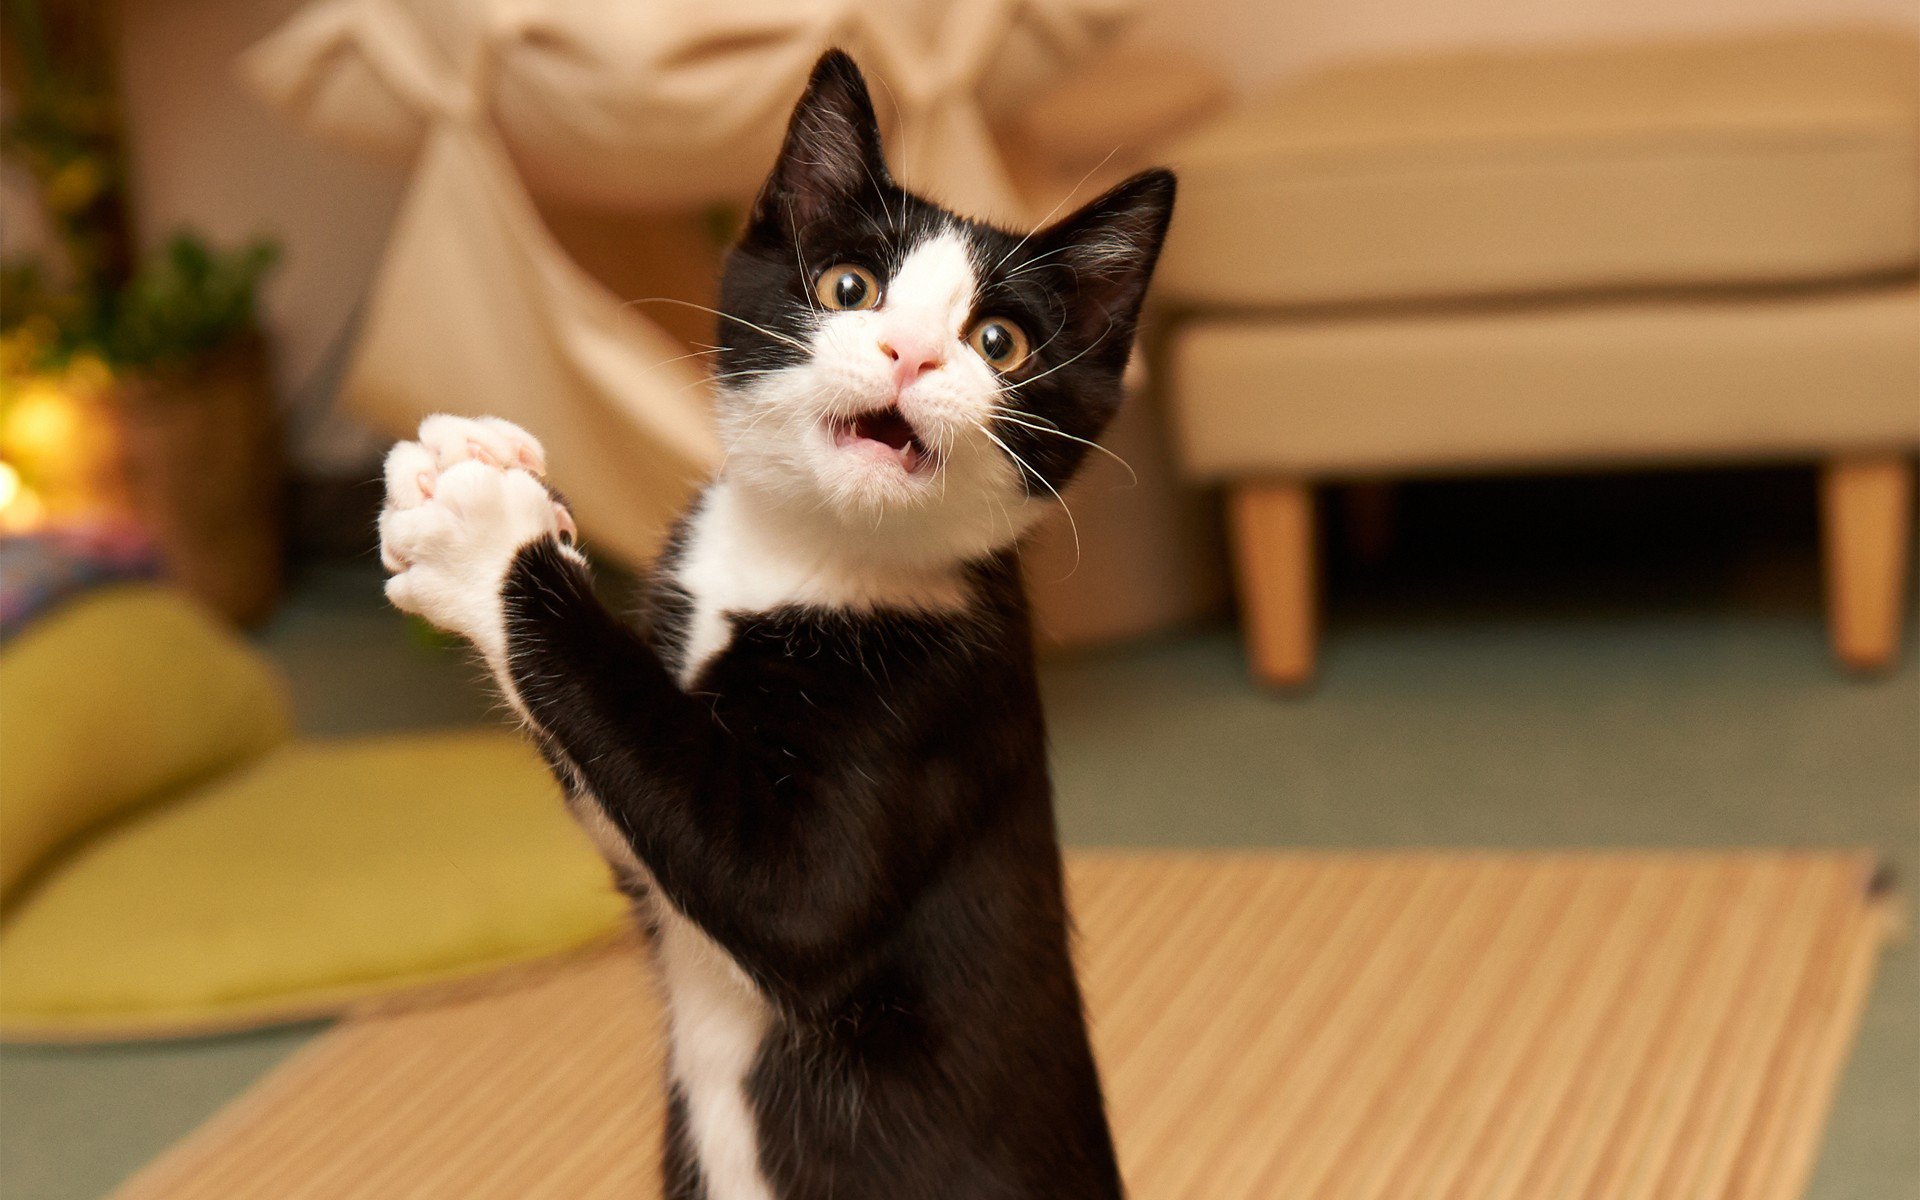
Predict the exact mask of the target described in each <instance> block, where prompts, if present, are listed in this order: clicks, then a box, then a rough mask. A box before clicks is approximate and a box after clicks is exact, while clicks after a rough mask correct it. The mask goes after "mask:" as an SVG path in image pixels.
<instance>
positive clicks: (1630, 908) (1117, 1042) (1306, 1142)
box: [118, 852, 1887, 1200]
mask: <svg viewBox="0 0 1920 1200" xmlns="http://www.w3.org/2000/svg"><path fill="white" fill-rule="evenodd" d="M1071 873H1072V881H1073V892H1074V902H1075V910H1076V914H1077V917H1078V920H1079V924H1080V928H1081V943H1080V958H1081V961H1082V975H1083V978H1084V981H1085V984H1086V990H1087V996H1088V1004H1089V1007H1090V1009H1091V1010H1092V1013H1093V1016H1094V1027H1095V1039H1096V1042H1097V1044H1098V1050H1099V1055H1100V1059H1101V1063H1102V1067H1103V1071H1104V1074H1105V1079H1106V1084H1107V1091H1108V1096H1109V1101H1110V1104H1111V1107H1112V1110H1113V1120H1114V1128H1115V1134H1116V1136H1117V1138H1118V1141H1119V1145H1120V1149H1121V1157H1122V1160H1123V1166H1124V1169H1125V1173H1126V1176H1127V1179H1128V1182H1129V1187H1130V1191H1131V1194H1132V1195H1133V1196H1134V1197H1135V1200H1161V1198H1169V1200H1170V1198H1172V1197H1194V1198H1202V1197H1205V1198H1208V1200H1256V1198H1257V1200H1270V1198H1273V1197H1296V1196H1298V1197H1315V1198H1316V1200H1318V1198H1326V1200H1415V1198H1419V1200H1482V1198H1485V1200H1532V1198H1534V1197H1583V1198H1591V1200H1602V1198H1610V1200H1651V1198H1655V1197H1658V1198H1663V1200H1666V1198H1671V1200H1705V1198H1721V1197H1725V1198H1729V1200H1731V1198H1735V1197H1742V1198H1751V1200H1785V1198H1788V1197H1797V1196H1798V1195H1800V1193H1801V1190H1802V1188H1803V1187H1804V1184H1805V1180H1806V1177H1807V1174H1808V1172H1809V1170H1810V1169H1811V1166H1812V1162H1813V1159H1814V1156H1815V1154H1816V1153H1817V1150H1818V1144H1819V1138H1820V1129H1821V1125H1822V1122H1823V1120H1824V1116H1825V1113H1826V1109H1827V1105H1828V1101H1829V1099H1830V1097H1831V1094H1832V1090H1833V1087H1834V1084H1835V1081H1836V1079H1837V1077H1838V1074H1839V1071H1840V1068H1841V1065H1842V1064H1843V1062H1844V1060H1845V1057H1846V1053H1847V1049H1848V1046H1849V1045H1850V1043H1851V1040H1852V1036H1853V1033H1854V1030H1855V1027H1856V1025H1857V1022H1858V1018H1859V1013H1860V1008H1861V1004H1862V1000H1863V998H1864V996H1865V993H1866V989H1867V985H1868V983H1869V981H1870V979H1871V976H1872V973H1873V965H1874V961H1875V956H1876V951H1877V950H1878V948H1879V946H1880V945H1881V943H1882V940H1883V938H1884V936H1885V928H1884V926H1885V921H1886V911H1887V909H1886V905H1885V904H1884V903H1883V899H1884V898H1883V897H1880V896H1877V895H1876V894H1875V893H1874V892H1873V889H1872V886H1871V881H1872V875H1873V863H1872V860H1871V859H1869V858H1867V857H1864V856H1861V855H1850V854H1815V853H1794V854H1787V853H1781V854H1768V853H1756V852H1745V853H1726V854H1705V853H1702V854H1660V855H1651V854H1649V855H1634V854H1566V855H1557V854H1484V855H1482V854H1455V853H1447V854H1351V855H1337V854H1333V855H1328V854H1312V855H1217V856H1216V855H1198V854H1195V855H1173V854H1159V855H1147V854H1140V855H1123V854H1080V855H1077V856H1074V858H1073V860H1072V864H1071ZM655 1018H656V1010H655V1007H654V1004H653V1001H652V998H651V994H650V983H649V980H648V978H647V975H646V972H645V969H644V968H643V966H642V965H641V960H640V958H639V956H638V954H637V953H636V951H635V949H634V948H633V947H630V946H622V947H617V948H614V949H612V950H610V951H607V952H603V953H600V954H597V955H594V956H591V957H588V958H584V959H581V960H578V961H574V962H571V963H566V964H561V965H557V966H555V967H554V968H553V969H551V970H549V971H545V972H541V973H538V974H521V975H518V976H516V977H514V978H513V979H512V980H511V981H503V982H502V983H501V984H499V985H498V986H497V987H494V988H491V989H487V990H482V991H468V992H466V993H463V994H461V995H459V996H447V997H442V998H441V999H439V1000H437V1001H418V1000H416V1001H414V1002H412V1003H410V1004H406V1005H395V1006H391V1007H389V1008H388V1009H385V1010H382V1011H377V1012H370V1013H367V1014H366V1015H363V1016H361V1017H358V1018H356V1019H353V1020H349V1021H346V1022H344V1023H343V1024H342V1025H341V1026H339V1027H338V1028H337V1029H335V1030H334V1031H332V1032H330V1033H329V1034H327V1035H325V1036H324V1037H322V1038H320V1039H319V1040H318V1041H316V1042H315V1043H314V1044H313V1045H312V1046H311V1047H310V1048H308V1049H307V1050H306V1051H304V1052H303V1053H302V1054H300V1055H299V1056H298V1057H296V1058H295V1059H294V1060H293V1061H291V1062H289V1063H287V1064H286V1065H285V1066H284V1067H282V1068H281V1069H280V1070H278V1071H276V1072H275V1073H274V1074H272V1075H271V1076H269V1077H268V1078H267V1079H266V1080H264V1081H263V1082H262V1083H260V1084H259V1085H258V1086H257V1087H255V1088H254V1089H253V1090H252V1091H251V1092H249V1093H248V1094H247V1095H245V1096H243V1097H242V1098H241V1099H240V1100H238V1101H236V1102H235V1103H234V1104H233V1105H231V1106H230V1107H229V1108H228V1109H227V1110H226V1111H225V1112H223V1113H222V1114H220V1115H219V1116H218V1117H216V1118H215V1119H214V1120H213V1121H212V1122H210V1123H209V1124H208V1125H207V1126H206V1127H204V1128H203V1129H202V1130H200V1131H199V1132H198V1133H196V1134H195V1135H194V1136H192V1137H190V1138H189V1139H187V1140H186V1141H185V1142H184V1143H182V1144H181V1145H180V1146H178V1147H176V1148H175V1149H174V1150H173V1151H172V1152H170V1153H169V1154H168V1155H166V1156H165V1157H163V1158H162V1159H161V1160H160V1161H159V1162H158V1163H156V1164H154V1165H153V1166H152V1167H150V1168H148V1169H147V1170H146V1171H145V1172H143V1173H142V1174H140V1175H139V1176H138V1177H136V1178H135V1179H134V1180H133V1181H132V1182H130V1183H129V1184H128V1185H127V1186H126V1187H125V1188H123V1189H122V1190H121V1191H120V1192H119V1193H118V1195H119V1196H120V1197H121V1198H122V1200H163V1198H164V1200H189V1198H194V1200H229V1198H231V1197H241V1196H245V1197H253V1196H260V1197H269V1196H270V1197H275V1198H276V1200H329V1198H335V1197H356V1198H359V1197H367V1198H386V1197H400V1196H405V1197H414V1198H421V1200H426V1198H437V1197H446V1198H449V1200H451V1198H454V1197H459V1198H461V1200H482V1198H491V1197H499V1198H501V1200H507V1198H513V1200H522V1198H533V1197H551V1198H553V1200H585V1198H591V1197H632V1196H644V1195H649V1194H654V1190H655V1188H656V1184H655V1178H654V1163H653V1160H654V1157H655V1154H656V1145H657V1140H658V1130H659V1118H660V1087H659V1077H660V1070H661V1067H660V1043H659V1040H658V1036H657V1033H656V1030H655Z"/></svg>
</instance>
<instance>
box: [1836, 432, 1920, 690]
mask: <svg viewBox="0 0 1920 1200" xmlns="http://www.w3.org/2000/svg"><path fill="white" fill-rule="evenodd" d="M1913 473H1914V466H1913V460H1912V459H1911V458H1908V457H1906V456H1905V455H1900V454H1887V455H1876V456H1867V457H1859V458H1839V459H1833V460H1830V461H1828V462H1826V463H1824V464H1822V466H1821V469H1820V524H1821V542H1822V545H1823V550H1824V553H1823V556H1822V557H1823V558H1824V560H1825V563H1824V571H1825V574H1826V592H1827V633H1828V636H1829V638H1830V639H1831V640H1832V642H1833V652H1834V654H1835V655H1837V656H1838V657H1839V659H1840V661H1841V662H1843V663H1845V664H1846V665H1847V666H1849V667H1851V668H1853V669H1854V670H1857V671H1875V670H1880V669H1882V668H1884V667H1886V666H1888V665H1890V664H1891V663H1892V662H1893V661H1894V658H1895V656H1896V655H1897V654H1898V652H1899V649H1900V631H1901V622H1902V619H1903V616H1904V613H1903V611H1902V610H1903V609H1904V607H1905V601H1906V596H1907V565H1908V557H1909V553H1910V551H1911V549H1912V542H1913Z"/></svg>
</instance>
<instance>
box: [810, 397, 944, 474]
mask: <svg viewBox="0 0 1920 1200" xmlns="http://www.w3.org/2000/svg"><path fill="white" fill-rule="evenodd" d="M827 427H828V430H829V431H830V432H831V433H832V434H833V444H834V445H835V446H838V447H840V448H841V449H843V450H852V451H854V452H856V453H863V454H868V455H871V456H875V457H879V456H882V455H884V456H886V457H889V458H891V459H893V460H894V461H895V462H898V463H899V464H900V467H901V469H902V470H904V471H906V472H907V473H908V474H909V475H911V474H914V473H916V472H918V471H921V470H922V469H925V468H928V467H930V466H931V465H932V463H933V454H932V452H931V451H929V450H928V448H927V446H926V443H924V442H922V441H921V440H920V434H919V431H917V430H916V429H914V427H913V422H911V421H909V420H907V418H906V415H905V414H904V413H902V412H901V411H900V409H899V408H898V407H896V406H893V405H889V406H887V407H886V408H880V409H875V410H874V411H872V412H865V413H861V414H860V415H858V416H854V417H834V418H833V419H832V420H830V421H829V422H828V423H827Z"/></svg>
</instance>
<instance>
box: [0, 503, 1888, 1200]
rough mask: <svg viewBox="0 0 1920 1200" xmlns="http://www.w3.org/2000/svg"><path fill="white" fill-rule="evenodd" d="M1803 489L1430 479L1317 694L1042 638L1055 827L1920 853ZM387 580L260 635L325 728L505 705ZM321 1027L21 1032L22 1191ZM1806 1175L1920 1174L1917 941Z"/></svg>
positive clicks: (11, 1086)
mask: <svg viewBox="0 0 1920 1200" xmlns="http://www.w3.org/2000/svg"><path fill="white" fill-rule="evenodd" d="M1622 489H1624V490H1622ZM1676 495H1678V496H1682V497H1684V498H1685V499H1687V500H1688V502H1689V503H1690V504H1692V505H1693V511H1695V512H1696V513H1704V514H1707V515H1706V516H1705V517H1701V518H1699V519H1697V520H1695V521H1694V522H1693V523H1694V524H1695V525H1697V526H1698V528H1697V530H1696V531H1695V532H1694V533H1693V534H1692V535H1690V536H1684V537H1682V536H1675V535H1674V534H1673V533H1672V532H1671V531H1670V530H1662V529H1661V528H1660V526H1659V520H1660V514H1663V513H1666V512H1668V511H1669V509H1670V507H1671V501H1672V499H1673V498H1674V497H1675V496H1676ZM1806 499H1807V496H1806V493H1805V488H1804V480H1802V479H1799V478H1798V477H1794V476H1781V477H1766V478H1755V479H1749V480H1746V481H1745V482H1740V481H1733V482H1728V483H1715V482H1706V483H1702V482H1700V481H1698V480H1694V481H1692V482H1689V481H1688V480H1686V479H1676V480H1668V481H1664V482H1661V483H1657V484H1644V483H1643V484H1638V485H1635V484H1632V483H1631V482H1624V483H1602V482H1592V483H1585V484H1577V485H1566V486H1564V487H1562V488H1560V489H1559V490H1558V491H1550V492H1537V491H1529V490H1527V489H1526V488H1524V487H1520V486H1519V485H1503V486H1499V487H1492V486H1490V487H1487V488H1483V489H1479V490H1474V489H1467V490H1464V491H1459V490H1456V491H1451V492H1450V491H1446V490H1440V491H1437V492H1435V493H1433V494H1431V495H1424V494H1418V493H1416V494H1414V495H1412V496H1410V497H1409V498H1408V501H1407V504H1408V507H1409V509H1410V510H1411V511H1409V513H1408V516H1407V520H1406V522H1405V527H1404V528H1403V531H1402V542H1403V549H1402V551H1401V552H1400V553H1399V554H1398V555H1397V556H1396V558H1395V560H1394V562H1393V563H1392V564H1390V565H1389V566H1387V567H1386V568H1383V569H1378V570H1373V571H1363V570H1359V569H1357V568H1353V567H1351V566H1349V565H1344V564H1341V565H1340V566H1339V569H1338V570H1337V571H1336V575H1335V586H1334V588H1333V596H1332V604H1331V611H1332V614H1333V615H1332V621H1331V628H1330V630H1329V636H1328V639H1327V643H1326V660H1325V669H1324V675H1323V682H1322V683H1321V684H1320V686H1319V687H1318V688H1317V689H1316V690H1314V691H1313V692H1312V693H1311V694H1310V695H1306V696H1302V697H1295V698H1284V699H1279V698H1274V697H1271V696H1267V695H1264V694H1261V693H1260V692H1258V691H1257V690H1255V689H1253V688H1251V687H1249V686H1248V684H1247V683H1246V681H1245V678H1244V675H1243V672H1242V664H1241V660H1240V656H1239V653H1238V650H1237V648H1236V646H1235V644H1234V641H1233V639H1232V637H1231V636H1230V635H1229V634H1228V633H1227V632H1226V631H1224V630H1220V631H1212V632H1204V633H1200V634H1195V635H1192V636H1187V637H1180V638H1174V639H1168V640H1164V641H1158V642H1154V643H1149V644H1145V645H1139V646H1134V647H1130V648H1126V649H1121V650H1112V651H1104V652H1099V653H1091V654H1086V655H1081V656H1077V657H1073V658H1066V659H1061V660H1057V661H1055V662H1053V663H1051V664H1050V665H1049V666H1048V668H1047V670H1046V672H1045V687H1046V692H1047V700H1048V706H1049V712H1050V720H1051V725H1052V735H1053V742H1054V747H1055V765H1056V772H1057V778H1058V782H1059V793H1060V812H1061V820H1062V824H1063V828H1064V830H1065V832H1066V835H1067V837H1068V839H1069V840H1070V841H1073V842H1076V843H1080V844H1146V845H1311V846H1424V845H1493V846H1638V845H1701V846H1707V845H1711V846H1724V845H1736V844H1766V845H1780V844H1792V845H1802V844H1818V845H1849V846H1853V845H1860V846H1871V847H1875V848H1877V849H1879V850H1880V851H1881V852H1883V853H1884V854H1885V855H1886V856H1887V857H1888V859H1889V860H1890V861H1891V862H1892V863H1893V864H1894V865H1895V866H1896V868H1897V869H1898V870H1899V872H1900V874H1901V876H1902V877H1903V878H1904V879H1905V880H1907V881H1912V880H1914V879H1916V878H1920V673H1917V672H1916V670H1915V668H1914V666H1913V665H1912V661H1911V659H1909V661H1908V663H1907V664H1906V665H1905V666H1903V667H1902V668H1901V669H1900V670H1899V671H1898V672H1896V673H1894V674H1892V675H1890V676H1887V677H1884V678H1880V679H1876V680H1871V681H1858V680H1852V679H1847V678H1843V677H1842V676H1840V675H1839V674H1837V673H1836V672H1835V671H1834V669H1833V668H1832V667H1831V665H1830V663H1829V660H1828V658H1827V656H1826V652H1825V647H1824V643H1823V639H1822V634H1821V630H1820V626H1819V622H1818V617H1817V612H1816V608H1817V602H1816V595H1815V592H1816V588H1815V586H1814V579H1813V553H1812V546H1811V538H1810V529H1809V527H1808V526H1807V525H1806V523H1805V522H1804V520H1802V519H1801V518H1800V517H1799V516H1797V515H1795V514H1798V513H1802V512H1804V511H1805V510H1806V506H1805V505H1804V503H1803V502H1804V501H1805V500H1806ZM1423 504H1427V505H1430V506H1431V511H1430V514H1429V515H1427V516H1425V517H1422V516H1421V515H1419V514H1420V513H1421V512H1423V511H1428V510H1427V509H1423V508H1422V507H1421V506H1422V505H1423ZM1715 513H1718V514H1720V515H1719V516H1714V515H1713V514H1715ZM1729 513H1731V514H1738V515H1727V514H1729ZM1490 524H1491V525H1492V527H1493V528H1492V531H1491V533H1489V525H1490ZM1649 529H1653V530H1655V531H1656V532H1655V533H1654V534H1649V533H1648V532H1647V531H1648V530H1649ZM376 587H377V583H376V582H375V580H374V579H373V577H372V575H371V574H370V573H369V572H368V571H366V570H364V569H353V570H343V571H333V572H327V573H321V574H317V575H310V576H309V577H308V578H307V579H306V580H305V581H304V582H303V584H302V586H301V588H300V589H299V591H298V593H297V594H296V596H295V597H294V600H293V603H292V604H291V605H290V606H289V608H288V610H287V612H286V613H285V614H284V615H283V617H282V618H281V619H280V620H279V622H278V623H277V624H276V626H275V627H274V629H273V630H272V631H270V633H269V635H268V636H267V637H266V639H265V642H266V644H267V645H268V647H269V648H270V649H271V650H272V652H273V653H274V654H275V655H276V656H277V657H279V658H280V660H281V661H282V662H283V663H285V664H286V665H287V667H288V670H289V672H290V674H291V675H292V677H293V679H294V681H295V687H296V695H297V701H298V704H299V707H300V710H301V716H302V721H303V724H304V726H305V727H306V728H307V729H308V730H309V731H311V732H316V733H344V732H351V731H357V730H364V729H383V728H388V729H390V728H400V727H429V726H438V725H448V724H463V723H470V722H473V721H477V720H486V719H488V713H489V704H488V702H487V701H486V699H485V698H484V696H483V695H482V694H481V693H480V692H479V691H478V690H477V689H476V688H474V687H473V686H472V676H471V672H470V671H469V669H468V668H467V667H466V666H465V665H464V664H463V663H462V662H461V661H460V660H459V659H458V658H457V657H456V656H454V655H453V654H451V653H450V652H449V651H447V650H446V649H445V648H443V647H439V646H436V645H435V644H433V643H432V642H431V641H430V640H428V639H425V638H422V637H421V636H419V635H418V634H417V633H415V632H413V631H410V630H408V628H407V627H406V626H405V625H404V624H403V623H402V622H400V621H399V620H398V619H397V618H395V617H393V616H391V615H390V614H388V613H387V612H385V611H384V610H383V609H382V608H380V606H379V605H378V604H377V603H376V602H374V596H375V588H376ZM1910 886H1911V884H1910ZM306 1036H308V1031H304V1030H295V1031H282V1032H277V1033H272V1034H264V1035H256V1036H251V1037H244V1038H224V1039H217V1040H213V1041H207V1042H195V1043H186V1044H180V1045H172V1046H158V1047H120V1048H96V1049H84V1050H22V1049H9V1050H7V1051H6V1052H5V1053H4V1055H0V1196H3V1197H5V1198H6V1200H65V1198H69V1197H92V1196H97V1195H99V1194H101V1193H102V1192H103V1191H104V1190H106V1189H107V1188H109V1187H110V1186H111V1185H112V1184H113V1183H114V1182H115V1181H116V1180H118V1179H120V1178H123V1177H124V1176H125V1174H126V1173H127V1172H129V1171H131V1170H132V1169H134V1168H135V1167H137V1166H138V1165H139V1164H140V1163H141V1162H143V1161H145V1160H146V1159H147V1158H149V1157H151V1155H153V1154H154V1153H156V1152H157V1151H158V1150H160V1149H161V1148H162V1147H164V1146H165V1145H166V1144H167V1143H168V1142H170V1141H172V1140H173V1139H174V1138H176V1137H178V1136H179V1135H180V1134H182V1133H184V1132H185V1131H186V1130H188V1129H190V1128H192V1127H193V1126H194V1125H195V1124H197V1123H198V1122H199V1121H200V1120H201V1119H203V1118H204V1117H205V1115H206V1114H208V1113H209V1112H211V1111H213V1110H214V1109H215V1108H216V1107H217V1106H218V1105H219V1104H220V1103H221V1102H222V1100H224V1099H225V1098H226V1097H228V1096H231V1095H232V1094H234V1093H235V1092H237V1091H238V1090H240V1089H241V1088H242V1087H243V1086H244V1085H245V1083H246V1082H247V1081H248V1080H250V1079H252V1078H254V1077H256V1076H257V1075H258V1074H259V1073H260V1072H262V1071H263V1070H265V1069H266V1068H267V1067H269V1066H270V1065H271V1064H273V1063H274V1062H276V1061H278V1060H279V1059H280V1058H282V1057H283V1056H284V1055H285V1054H286V1053H287V1052H288V1051H290V1050H291V1049H292V1048H294V1047H295V1046H297V1045H298V1044H300V1042H301V1041H303V1040H304V1038H305V1037H306ZM1811 1194H1812V1196H1813V1197H1814V1200H1897V1198H1899V1197H1907V1196H1914V1195H1920V956H1916V954H1915V951H1914V948H1913V945H1912V944H1911V943H1910V942H1908V943H1903V944H1901V945H1899V946H1897V947H1895V948H1894V949H1893V950H1892V951H1891V952H1890V953H1889V954H1888V956H1887V957H1886V959H1885V961H1884V964H1883V969H1882V972H1881V975H1880V977H1879V981H1878V983H1877V985H1876V988H1875V992H1874V995H1873V999H1872V1003H1871V1007H1870V1009H1869V1011H1868V1014H1867V1019H1866V1024H1865V1028H1864V1029H1863V1031H1862V1034H1861V1038H1860V1042H1859V1045H1858V1048H1857V1050H1856V1053H1855V1055H1854V1057H1853V1060H1852V1062H1851V1064H1850V1065H1849V1067H1848V1070H1847V1073H1846V1077H1845V1079H1844V1082H1843V1085H1842V1088H1841V1091H1840V1094H1839V1097H1838V1100H1837V1104H1836V1108H1835V1112H1834V1117H1833V1121H1832V1127H1831V1130H1830V1133H1829V1136H1828V1139H1827V1144H1826V1148H1825V1152H1824V1154H1823V1156H1822V1158H1821V1163H1820V1167H1819V1173H1818V1176H1817V1178H1816V1181H1815V1184H1814V1188H1813V1191H1812V1193H1811Z"/></svg>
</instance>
